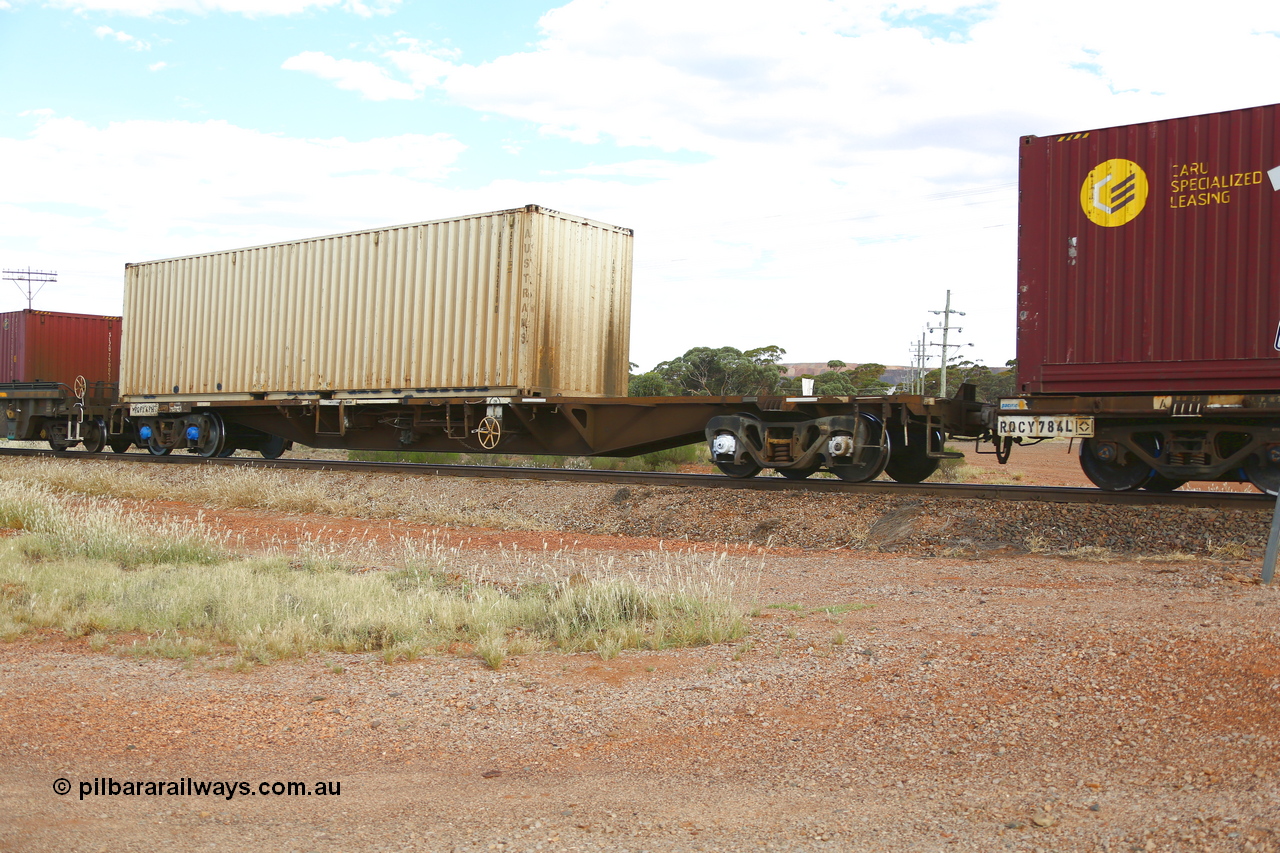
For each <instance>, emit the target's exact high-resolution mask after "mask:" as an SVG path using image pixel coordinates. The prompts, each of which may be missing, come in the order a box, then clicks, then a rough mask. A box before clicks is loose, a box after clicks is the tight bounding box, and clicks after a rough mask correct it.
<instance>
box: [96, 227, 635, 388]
mask: <svg viewBox="0 0 1280 853" xmlns="http://www.w3.org/2000/svg"><path fill="white" fill-rule="evenodd" d="M631 252H632V232H631V231H630V229H626V228H618V227H615V226H612V225H605V224H604V223H601V222H595V221H592V220H590V219H585V218H583V217H581V216H571V215H569V214H565V213H560V212H558V211H554V210H548V209H546V208H542V207H538V206H536V205H529V206H526V207H521V208H515V209H512V210H502V211H497V212H493V213H482V214H477V215H474V216H461V217H457V218H454V219H440V220H434V221H430V222H421V223H417V224H414V225H402V226H397V227H391V228H380V229H376V230H369V231H358V232H353V233H350V234H336V235H332V236H327V237H316V238H312V239H308V240H296V241H291V242H285V243H273V244H270V245H266V246H256V247H253V248H248V249H236V250H232V251H225V252H212V253H208V254H202V255H192V256H189V257H182V258H171V259H168V260H160V261H150V262H146V263H137V264H129V265H127V266H126V267H125V288H124V302H125V317H126V318H127V321H126V322H125V326H124V340H123V342H122V348H121V369H120V383H121V397H122V399H123V400H124V401H126V402H128V401H140V400H161V401H163V400H170V401H174V400H195V399H198V400H200V401H210V402H214V401H225V402H232V401H236V400H252V399H258V400H263V399H267V400H270V399H287V398H297V397H299V396H311V395H315V394H317V393H319V394H321V395H323V396H325V397H333V398H337V399H343V398H350V399H362V398H363V399H368V398H369V397H371V396H379V395H389V396H396V397H406V396H457V395H460V394H475V393H484V394H492V395H508V394H510V395H535V396H553V395H564V396H575V397H597V396H622V395H625V394H626V387H627V372H628V364H629V360H628V358H629V349H630V325H631V316H630V314H631Z"/></svg>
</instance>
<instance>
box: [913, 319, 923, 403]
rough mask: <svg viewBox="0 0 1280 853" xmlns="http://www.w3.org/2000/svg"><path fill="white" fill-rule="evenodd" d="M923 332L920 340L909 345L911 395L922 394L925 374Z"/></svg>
mask: <svg viewBox="0 0 1280 853" xmlns="http://www.w3.org/2000/svg"><path fill="white" fill-rule="evenodd" d="M925 334H926V333H925V332H924V331H923V330H921V332H920V340H918V341H915V342H913V343H912V344H911V393H912V394H921V395H923V394H924V374H925V372H926V371H925V352H926V350H925Z"/></svg>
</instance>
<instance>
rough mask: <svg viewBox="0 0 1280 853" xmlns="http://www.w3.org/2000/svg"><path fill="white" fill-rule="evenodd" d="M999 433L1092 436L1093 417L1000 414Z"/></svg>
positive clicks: (1048, 436)
mask: <svg viewBox="0 0 1280 853" xmlns="http://www.w3.org/2000/svg"><path fill="white" fill-rule="evenodd" d="M996 431H997V432H999V433H1000V435H1013V436H1018V435H1020V436H1023V437H1024V438H1092V437H1093V418H1091V417H1080V416H1077V415H1000V416H999V420H998V421H997V424H996Z"/></svg>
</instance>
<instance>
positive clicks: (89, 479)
mask: <svg viewBox="0 0 1280 853" xmlns="http://www.w3.org/2000/svg"><path fill="white" fill-rule="evenodd" d="M0 483H13V484H21V485H32V486H42V487H45V488H47V489H49V490H51V491H53V492H59V493H65V494H74V495H84V496H86V497H94V498H118V499H121V500H136V501H151V500H174V501H183V502H185V503H192V504H196V505H199V506H208V507H218V508H249V509H263V510H271V511H274V512H290V513H323V514H326V515H347V516H357V517H361V518H396V519H405V520H408V521H416V522H421V523H423V524H430V525H441V526H450V525H452V526H472V527H492V528H498V529H505V530H540V529H543V527H544V525H542V524H541V523H539V522H537V521H536V520H535V519H532V518H528V517H525V516H521V515H519V514H517V513H514V512H510V511H505V510H500V509H491V508H485V507H476V506H465V505H464V506H458V505H457V504H455V503H451V502H449V501H448V500H447V499H444V498H442V497H440V496H438V495H434V494H431V493H430V491H429V490H427V489H425V488H422V487H421V485H420V484H417V488H418V489H420V491H421V496H420V498H419V499H414V500H409V501H406V499H405V493H406V489H405V484H404V482H403V481H401V480H398V479H395V478H388V477H385V476H381V475H376V474H325V475H324V476H322V477H321V476H316V475H315V474H314V473H313V472H307V471H299V472H292V471H269V470H262V469H253V470H241V469H235V468H230V469H228V468H223V467H199V468H194V469H192V468H188V467H186V466H182V468H181V469H175V468H174V467H173V466H167V465H164V466H162V465H141V464H139V465H125V464H120V463H110V462H81V461H61V460H48V459H40V460H25V459H14V460H5V461H4V464H3V465H0Z"/></svg>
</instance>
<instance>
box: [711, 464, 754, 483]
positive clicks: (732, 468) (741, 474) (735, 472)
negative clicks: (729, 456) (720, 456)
mask: <svg viewBox="0 0 1280 853" xmlns="http://www.w3.org/2000/svg"><path fill="white" fill-rule="evenodd" d="M716 467H717V468H719V469H720V473H722V474H724V475H725V476H728V477H733V478H734V479H737V480H746V479H747V478H749V477H754V476H755V475H756V474H759V473H760V466H759V465H757V464H756V463H754V462H752V461H751V460H750V459H748V460H747V461H745V462H743V463H741V464H739V465H735V464H733V463H732V462H717V463H716Z"/></svg>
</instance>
